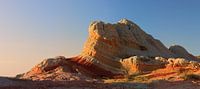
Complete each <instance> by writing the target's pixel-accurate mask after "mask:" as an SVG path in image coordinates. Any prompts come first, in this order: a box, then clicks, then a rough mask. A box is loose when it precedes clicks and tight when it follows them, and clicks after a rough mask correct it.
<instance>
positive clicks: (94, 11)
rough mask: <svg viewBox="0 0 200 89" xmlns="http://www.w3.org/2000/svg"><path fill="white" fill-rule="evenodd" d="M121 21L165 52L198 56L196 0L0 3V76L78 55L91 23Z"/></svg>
mask: <svg viewBox="0 0 200 89" xmlns="http://www.w3.org/2000/svg"><path fill="white" fill-rule="evenodd" d="M121 18H127V19H130V20H132V21H133V22H135V23H137V24H138V25H139V26H140V27H141V28H142V29H143V30H144V31H146V32H147V33H149V34H151V35H153V36H154V37H155V38H157V39H159V40H161V41H162V42H163V43H164V44H165V45H166V46H167V47H168V46H170V45H174V44H180V45H182V46H184V47H185V48H186V49H187V50H188V51H190V52H191V53H193V54H195V55H199V54H200V47H199V45H200V41H198V38H200V35H199V34H200V1H199V0H0V42H1V43H0V76H5V75H6V76H13V75H15V74H17V73H22V72H25V71H27V70H29V69H30V68H31V67H33V66H34V65H35V64H37V63H39V62H40V61H42V59H44V58H48V57H55V56H58V55H64V56H68V57H71V56H75V55H78V54H79V53H80V51H81V49H82V47H83V44H84V42H85V40H86V38H87V35H88V33H87V31H88V30H87V29H88V25H89V23H90V22H91V21H94V20H102V21H105V22H110V23H115V22H117V21H119V20H120V19H121ZM11 65H12V66H11ZM5 68H6V69H5Z"/></svg>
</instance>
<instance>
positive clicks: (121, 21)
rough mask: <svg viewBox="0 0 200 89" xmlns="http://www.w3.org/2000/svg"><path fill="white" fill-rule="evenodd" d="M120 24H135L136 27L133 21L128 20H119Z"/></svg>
mask: <svg viewBox="0 0 200 89" xmlns="http://www.w3.org/2000/svg"><path fill="white" fill-rule="evenodd" d="M118 23H121V24H127V25H130V24H134V25H135V23H133V22H132V21H131V20H128V19H126V18H123V19H121V20H119V21H118Z"/></svg>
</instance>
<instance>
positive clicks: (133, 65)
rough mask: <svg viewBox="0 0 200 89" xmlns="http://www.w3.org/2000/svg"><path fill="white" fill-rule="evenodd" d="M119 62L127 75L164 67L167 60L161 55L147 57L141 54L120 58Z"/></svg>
mask: <svg viewBox="0 0 200 89" xmlns="http://www.w3.org/2000/svg"><path fill="white" fill-rule="evenodd" d="M120 63H121V64H122V66H123V68H124V69H125V70H126V72H127V74H128V75H133V74H135V73H142V72H147V71H153V70H156V69H159V68H164V67H165V65H166V64H167V63H168V62H167V59H165V58H162V57H157V58H149V57H143V56H133V57H130V58H126V59H122V60H120Z"/></svg>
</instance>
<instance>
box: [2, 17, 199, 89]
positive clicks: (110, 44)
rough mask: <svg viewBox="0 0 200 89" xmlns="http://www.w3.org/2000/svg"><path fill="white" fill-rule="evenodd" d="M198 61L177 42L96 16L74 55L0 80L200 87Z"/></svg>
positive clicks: (93, 86) (100, 87)
mask: <svg viewBox="0 0 200 89" xmlns="http://www.w3.org/2000/svg"><path fill="white" fill-rule="evenodd" d="M199 61H200V59H198V58H197V57H195V56H193V55H192V54H190V53H189V52H187V50H186V49H185V48H183V47H181V46H178V45H175V46H171V47H170V48H169V49H168V48H167V47H165V46H164V45H163V44H162V43H161V41H159V40H157V39H155V38H153V37H152V36H151V35H149V34H147V33H145V32H144V31H143V30H142V29H141V28H140V27H139V26H138V25H136V24H135V23H133V22H131V21H129V20H127V19H122V20H120V21H119V22H117V23H115V24H110V23H104V22H102V21H94V22H92V23H91V24H90V26H89V36H88V39H87V41H86V43H85V45H84V48H83V50H82V52H81V53H80V54H79V55H78V56H75V57H72V58H65V57H63V56H59V57H56V58H49V59H45V60H43V61H42V62H41V63H39V64H38V65H36V66H35V67H33V68H32V69H31V70H30V71H28V72H27V73H23V74H19V75H17V76H16V78H17V79H15V78H14V79H12V78H11V79H10V78H2V79H0V83H1V82H5V83H4V84H3V83H2V84H0V88H4V89H6V88H7V89H12V88H17V89H26V88H30V89H37V88H38V89H64V88H70V89H85V88H87V89H107V88H111V89H161V88H162V89H200V63H199ZM6 82H7V83H6ZM23 84H26V85H23ZM37 84H39V85H40V86H37ZM28 85H30V86H31V87H28Z"/></svg>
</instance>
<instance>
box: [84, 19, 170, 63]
mask: <svg viewBox="0 0 200 89" xmlns="http://www.w3.org/2000/svg"><path fill="white" fill-rule="evenodd" d="M81 55H86V56H92V57H95V58H97V59H98V60H99V61H106V60H113V61H115V60H117V61H118V60H119V58H128V57H130V56H133V55H137V56H153V57H156V56H162V57H173V56H174V55H173V54H172V53H171V52H170V51H169V50H168V49H167V48H166V47H165V46H164V45H163V44H162V43H161V42H160V41H159V40H157V39H154V38H153V37H152V36H151V35H149V34H147V33H145V32H144V31H143V30H142V29H141V28H140V27H139V26H138V25H136V24H135V23H133V22H131V21H129V20H126V19H122V20H120V21H119V22H118V23H116V24H110V23H103V22H93V23H92V24H91V25H90V27H89V37H88V40H87V42H86V44H85V46H84V49H83V52H82V53H81ZM103 59H104V60H103Z"/></svg>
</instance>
